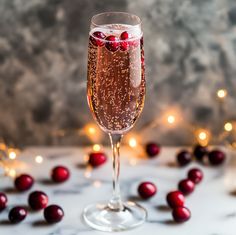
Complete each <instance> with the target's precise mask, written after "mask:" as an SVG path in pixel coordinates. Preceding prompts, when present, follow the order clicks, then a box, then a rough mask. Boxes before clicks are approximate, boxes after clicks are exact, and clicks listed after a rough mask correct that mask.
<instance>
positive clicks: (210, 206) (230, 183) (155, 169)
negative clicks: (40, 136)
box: [0, 147, 236, 235]
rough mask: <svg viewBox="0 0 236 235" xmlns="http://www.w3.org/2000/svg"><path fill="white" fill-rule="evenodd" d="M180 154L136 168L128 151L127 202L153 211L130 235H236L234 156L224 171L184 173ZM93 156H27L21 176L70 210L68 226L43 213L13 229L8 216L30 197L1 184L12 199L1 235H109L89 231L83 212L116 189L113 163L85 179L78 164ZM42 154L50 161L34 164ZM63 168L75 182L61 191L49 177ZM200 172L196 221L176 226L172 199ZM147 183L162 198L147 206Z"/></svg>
mask: <svg viewBox="0 0 236 235" xmlns="http://www.w3.org/2000/svg"><path fill="white" fill-rule="evenodd" d="M178 150H179V148H176V147H165V148H163V151H162V153H161V155H160V156H159V158H158V159H153V160H147V159H136V160H137V165H136V166H132V165H130V163H129V158H130V157H133V155H134V154H135V153H134V152H133V151H132V150H130V149H128V148H124V149H123V151H122V159H121V160H122V161H121V162H122V165H121V191H122V196H123V199H124V200H135V201H137V202H138V203H140V204H141V205H142V206H144V207H145V208H146V209H147V211H148V219H147V221H146V223H145V224H144V225H143V226H141V227H139V228H137V229H135V230H131V231H128V232H126V233H125V234H127V235H128V234H129V235H141V234H144V233H145V234H148V235H152V234H153V232H154V231H155V233H159V234H168V235H182V234H191V235H199V234H202V235H234V234H235V218H236V207H234V205H235V199H236V198H235V195H234V194H232V193H231V192H232V191H233V190H235V187H236V185H235V184H234V179H235V172H236V171H235V168H236V165H235V161H234V159H233V157H234V156H232V158H231V155H232V153H231V152H230V151H228V152H227V153H228V154H227V156H228V160H227V162H226V164H225V165H224V166H222V167H219V168H211V167H209V166H202V165H198V164H197V163H192V164H191V165H190V166H188V167H187V168H179V167H177V166H176V165H175V164H174V163H175V158H174V156H175V153H176V151H178ZM88 151H89V149H82V148H54V149H52V148H51V149H50V148H30V149H26V150H25V151H24V152H22V154H21V156H20V157H19V160H20V161H24V163H25V167H24V168H23V169H21V168H18V169H17V172H18V173H20V172H24V173H25V172H27V173H29V174H32V175H33V176H34V177H35V180H36V183H35V185H34V187H33V189H32V190H42V191H45V192H46V193H47V194H48V196H49V203H50V204H59V205H60V206H61V207H62V208H63V209H64V212H65V217H64V219H63V221H62V222H60V223H58V224H56V225H47V224H46V223H45V222H44V220H43V214H42V213H41V212H37V213H33V212H32V211H29V214H28V216H27V219H26V220H25V221H23V222H22V223H21V224H18V225H11V224H9V222H8V221H7V214H8V212H9V210H10V208H11V207H12V206H13V205H18V204H21V205H23V206H27V196H28V194H29V192H26V193H17V192H16V191H15V190H14V187H13V182H12V179H11V178H0V182H1V183H0V191H5V192H6V193H7V195H8V197H9V206H8V208H7V209H6V210H4V211H3V212H2V213H1V214H0V231H1V234H4V235H12V234H15V233H17V234H19V235H24V234H34V235H77V234H78V235H79V234H81V235H83V234H84V235H87V234H88V235H89V234H104V235H105V234H107V233H100V232H96V231H94V230H92V229H90V228H88V227H87V226H86V225H85V224H84V223H83V221H82V220H81V213H82V210H83V208H84V207H85V206H86V205H88V204H89V203H93V202H95V201H101V200H102V201H105V200H108V199H109V196H110V195H111V188H112V186H111V178H112V172H111V168H112V166H111V161H110V159H109V161H108V162H107V163H106V164H105V165H103V166H102V167H100V168H98V169H94V170H92V171H91V172H90V173H91V175H90V176H89V177H88V175H86V174H85V173H86V171H87V170H88V169H87V168H86V167H84V168H81V167H78V164H79V165H82V164H84V161H83V158H82V156H83V154H84V153H85V152H88ZM105 151H106V152H107V154H111V151H110V150H109V149H105ZM63 153H64V157H60V158H56V159H53V160H52V159H50V158H48V157H47V156H50V155H52V154H53V155H54V156H56V155H58V156H62V155H63ZM66 153H67V154H66ZM68 153H69V154H68ZM38 154H40V155H42V156H43V157H44V161H43V163H42V164H37V163H35V161H34V157H35V156H36V155H38ZM169 163H172V167H170V166H169ZM58 164H63V165H65V166H67V167H68V168H69V169H70V171H71V178H70V179H69V181H67V182H66V183H64V184H59V185H58V184H53V183H52V182H51V181H50V174H49V173H50V170H51V169H52V167H54V166H56V165H58ZM196 166H197V167H200V168H201V169H202V170H203V172H204V180H203V182H202V183H201V184H199V185H198V186H197V187H196V189H195V192H194V193H193V194H192V195H190V196H188V197H186V206H187V207H188V208H189V209H190V210H191V212H192V218H191V219H190V221H188V222H187V223H184V224H176V223H174V222H173V220H172V217H171V210H170V209H169V208H168V207H167V205H166V201H165V197H166V193H167V192H169V191H170V190H173V189H175V188H176V186H177V183H178V181H179V180H180V179H183V178H184V177H185V176H186V172H187V171H188V169H189V168H191V167H196ZM233 169H234V170H233ZM229 170H230V171H229ZM42 177H43V178H42ZM42 179H43V180H42ZM144 180H150V181H153V182H154V183H155V184H156V185H157V188H158V193H157V194H156V195H155V196H154V197H153V198H152V199H151V200H148V201H144V200H141V199H140V198H139V197H138V195H137V186H138V184H139V183H140V182H141V181H144ZM95 182H96V183H95ZM32 190H31V191H32ZM203 225H204V226H203ZM205 225H207V226H205ZM116 234H118V235H119V234H124V233H116Z"/></svg>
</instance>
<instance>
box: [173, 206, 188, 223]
mask: <svg viewBox="0 0 236 235" xmlns="http://www.w3.org/2000/svg"><path fill="white" fill-rule="evenodd" d="M172 216H173V219H174V220H175V222H177V223H183V222H186V221H187V220H189V219H190V217H191V212H190V210H189V209H188V208H186V207H181V206H179V207H175V208H174V209H173V211H172Z"/></svg>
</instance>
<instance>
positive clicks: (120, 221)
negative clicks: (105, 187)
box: [83, 202, 147, 232]
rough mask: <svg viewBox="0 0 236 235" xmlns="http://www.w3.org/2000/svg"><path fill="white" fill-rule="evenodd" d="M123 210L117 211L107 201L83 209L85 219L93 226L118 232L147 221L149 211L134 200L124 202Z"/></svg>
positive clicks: (106, 230) (101, 229)
mask: <svg viewBox="0 0 236 235" xmlns="http://www.w3.org/2000/svg"><path fill="white" fill-rule="evenodd" d="M123 205H124V208H123V210H122V211H115V210H112V209H110V208H109V207H108V206H107V203H103V202H102V203H97V204H93V205H89V206H87V207H86V208H85V209H84V211H83V219H84V221H85V222H86V223H87V224H88V225H89V226H90V227H92V228H94V229H97V230H100V231H105V232H117V231H124V230H128V229H132V228H135V227H137V226H139V225H141V224H142V223H144V222H145V220H146V218H147V211H146V210H145V209H144V208H143V207H142V206H140V205H138V204H136V203H134V202H126V203H124V204H123Z"/></svg>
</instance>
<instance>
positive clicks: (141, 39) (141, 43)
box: [140, 37, 143, 46]
mask: <svg viewBox="0 0 236 235" xmlns="http://www.w3.org/2000/svg"><path fill="white" fill-rule="evenodd" d="M140 45H141V46H143V37H141V38H140Z"/></svg>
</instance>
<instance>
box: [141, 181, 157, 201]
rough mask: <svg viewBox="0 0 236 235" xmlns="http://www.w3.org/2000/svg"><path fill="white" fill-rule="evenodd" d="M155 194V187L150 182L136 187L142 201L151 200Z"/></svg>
mask: <svg viewBox="0 0 236 235" xmlns="http://www.w3.org/2000/svg"><path fill="white" fill-rule="evenodd" d="M156 192H157V188H156V185H155V184H153V183H152V182H143V183H141V184H140V185H139V186H138V193H139V195H140V197H141V198H143V199H148V198H151V197H152V196H154V195H155V194H156Z"/></svg>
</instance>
